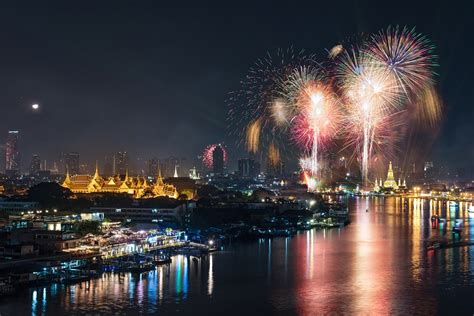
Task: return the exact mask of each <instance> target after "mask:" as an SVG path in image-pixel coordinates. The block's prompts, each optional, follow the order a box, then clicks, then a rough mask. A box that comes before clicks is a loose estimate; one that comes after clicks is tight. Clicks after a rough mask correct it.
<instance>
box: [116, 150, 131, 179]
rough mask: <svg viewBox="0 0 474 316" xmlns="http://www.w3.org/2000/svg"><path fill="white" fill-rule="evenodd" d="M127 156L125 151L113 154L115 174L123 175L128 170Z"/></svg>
mask: <svg viewBox="0 0 474 316" xmlns="http://www.w3.org/2000/svg"><path fill="white" fill-rule="evenodd" d="M128 168H129V166H128V154H127V152H126V151H119V152H118V153H116V154H115V173H116V174H125V173H126V172H127V170H128Z"/></svg>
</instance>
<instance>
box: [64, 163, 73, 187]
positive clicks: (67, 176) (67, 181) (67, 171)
mask: <svg viewBox="0 0 474 316" xmlns="http://www.w3.org/2000/svg"><path fill="white" fill-rule="evenodd" d="M69 183H71V178H70V177H69V167H68V166H66V178H65V179H64V182H63V186H66V185H68V184H69Z"/></svg>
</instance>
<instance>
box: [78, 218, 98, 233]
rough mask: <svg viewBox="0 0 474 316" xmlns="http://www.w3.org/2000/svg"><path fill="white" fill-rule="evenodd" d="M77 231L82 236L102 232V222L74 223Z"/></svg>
mask: <svg viewBox="0 0 474 316" xmlns="http://www.w3.org/2000/svg"><path fill="white" fill-rule="evenodd" d="M74 228H75V231H76V233H77V234H79V235H81V236H85V235H87V234H94V235H97V234H98V233H100V223H99V222H97V221H80V222H77V223H76V224H75V225H74Z"/></svg>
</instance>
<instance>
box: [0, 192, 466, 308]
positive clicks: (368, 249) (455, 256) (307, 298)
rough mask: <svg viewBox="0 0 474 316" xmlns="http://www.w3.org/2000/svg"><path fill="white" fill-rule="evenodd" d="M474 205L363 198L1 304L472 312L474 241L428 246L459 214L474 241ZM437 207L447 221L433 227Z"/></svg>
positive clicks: (30, 292) (32, 291)
mask: <svg viewBox="0 0 474 316" xmlns="http://www.w3.org/2000/svg"><path fill="white" fill-rule="evenodd" d="M469 205H470V204H469V203H460V204H459V206H456V205H454V204H452V203H443V202H442V201H423V200H420V199H410V200H404V199H401V198H370V199H367V198H354V199H351V200H350V210H351V219H352V223H351V225H349V226H347V227H345V228H343V229H333V230H327V231H326V230H311V231H304V232H299V233H298V234H297V235H296V236H294V237H292V238H275V239H273V240H264V239H262V240H259V241H257V242H255V243H243V244H235V245H231V246H229V247H227V249H225V250H224V251H222V252H219V253H214V254H211V255H210V256H208V257H207V258H203V259H192V257H186V256H181V255H180V256H175V257H173V263H172V264H171V265H168V266H161V267H157V268H156V270H154V271H151V272H149V273H145V274H142V275H132V274H129V273H126V274H112V273H108V274H104V275H102V276H101V277H100V278H99V279H95V280H91V281H90V282H84V283H81V284H77V285H72V286H63V285H58V284H54V285H51V286H47V287H42V288H37V289H29V290H28V291H26V292H23V293H20V294H19V295H17V296H14V297H8V298H2V299H1V300H0V314H1V315H11V314H18V315H28V314H30V315H47V314H52V315H59V314H64V313H68V314H72V315H74V314H140V313H143V314H145V313H154V314H163V315H168V314H185V315H195V314H196V313H205V314H207V315H209V314H213V315H223V314H227V315H241V314H249V315H254V314H258V315H262V314H268V313H273V314H281V315H288V314H300V315H313V314H315V313H348V314H353V313H357V314H387V313H399V314H411V313H424V314H425V313H426V314H435V313H437V312H444V313H448V312H450V311H451V310H452V309H453V308H455V309H456V311H458V312H461V313H462V312H465V313H467V314H472V312H473V311H474V303H473V300H472V290H471V288H472V287H473V286H474V246H470V247H459V248H450V249H444V250H437V251H435V252H428V251H426V248H425V247H426V241H428V240H431V239H442V240H452V238H453V236H452V234H451V229H452V227H453V224H454V219H455V218H462V219H464V232H463V235H462V237H461V239H462V240H472V241H474V216H473V215H472V214H469V213H468V211H467V210H468V207H469ZM367 209H368V210H369V212H366V210H367ZM434 214H435V215H439V216H441V217H444V218H446V219H447V222H446V225H445V227H441V228H436V229H433V228H432V227H431V221H430V218H431V216H432V215H434Z"/></svg>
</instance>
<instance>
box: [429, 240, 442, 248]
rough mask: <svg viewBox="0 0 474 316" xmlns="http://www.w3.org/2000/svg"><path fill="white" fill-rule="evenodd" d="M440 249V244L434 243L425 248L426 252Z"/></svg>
mask: <svg viewBox="0 0 474 316" xmlns="http://www.w3.org/2000/svg"><path fill="white" fill-rule="evenodd" d="M440 247H441V244H440V243H439V242H434V243H432V244H431V245H429V246H428V247H427V249H428V250H435V249H438V248H440Z"/></svg>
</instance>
